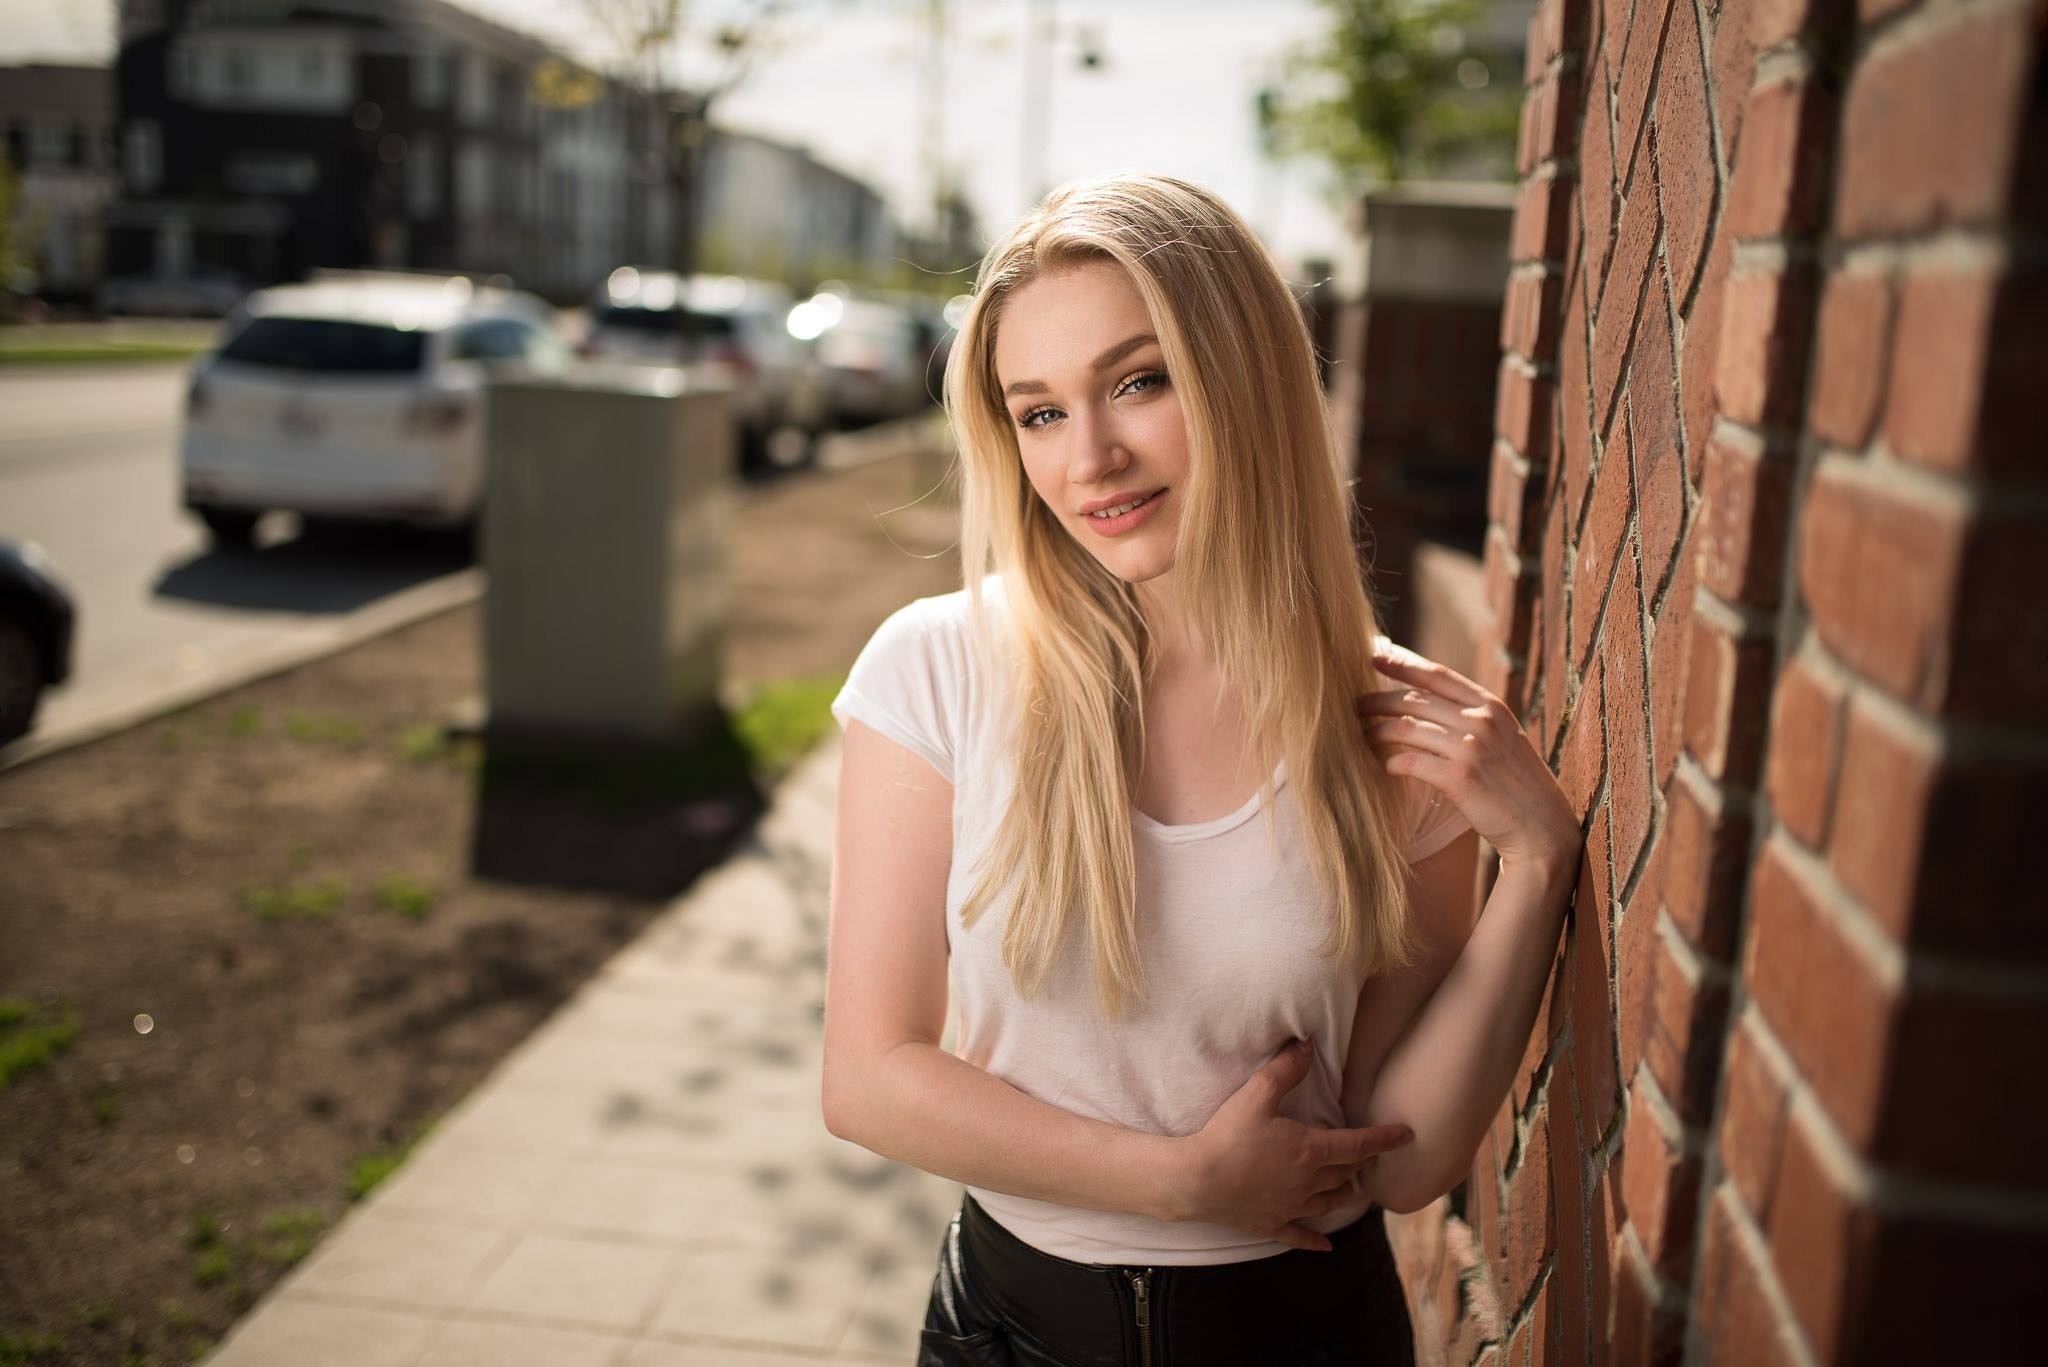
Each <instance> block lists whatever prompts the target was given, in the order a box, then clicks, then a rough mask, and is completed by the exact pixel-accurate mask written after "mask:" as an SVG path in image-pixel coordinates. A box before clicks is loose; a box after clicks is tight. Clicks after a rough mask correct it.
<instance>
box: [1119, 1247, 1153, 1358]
mask: <svg viewBox="0 0 2048 1367" xmlns="http://www.w3.org/2000/svg"><path fill="white" fill-rule="evenodd" d="M1124 1275H1125V1276H1127V1277H1129V1278H1130V1279H1131V1295H1132V1296H1133V1298H1135V1299H1136V1301H1137V1303H1138V1364H1139V1367H1152V1269H1151V1268H1149V1267H1148V1268H1146V1269H1145V1270H1144V1271H1143V1272H1127V1273H1125V1274H1124Z"/></svg>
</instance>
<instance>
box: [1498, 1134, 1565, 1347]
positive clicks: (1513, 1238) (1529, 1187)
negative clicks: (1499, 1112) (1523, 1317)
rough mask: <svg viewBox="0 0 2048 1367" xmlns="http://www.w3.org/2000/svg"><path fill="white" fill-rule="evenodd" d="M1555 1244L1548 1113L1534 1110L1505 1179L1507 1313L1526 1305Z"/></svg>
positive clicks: (1504, 1288) (1504, 1286)
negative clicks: (1509, 1174) (1518, 1157)
mask: <svg viewBox="0 0 2048 1367" xmlns="http://www.w3.org/2000/svg"><path fill="white" fill-rule="evenodd" d="M1555 1247H1556V1226H1555V1225H1553V1224H1552V1223H1551V1205H1550V1126H1549V1120H1548V1116H1547V1112H1545V1111H1539V1112H1537V1115H1536V1119H1535V1120H1534V1121H1533V1122H1531V1124H1530V1126H1529V1133H1528V1137H1527V1139H1526V1140H1525V1141H1524V1142H1523V1145H1522V1153H1521V1157H1520V1159H1519V1160H1518V1161H1517V1163H1516V1165H1515V1174H1514V1176H1513V1177H1512V1178H1510V1179H1509V1180H1508V1198H1507V1265H1506V1272H1505V1274H1504V1275H1503V1277H1502V1279H1501V1287H1500V1290H1501V1304H1502V1305H1503V1306H1504V1307H1505V1308H1506V1309H1507V1310H1508V1312H1509V1313H1510V1314H1512V1313H1514V1312H1516V1311H1519V1310H1520V1309H1521V1308H1522V1306H1523V1305H1525V1304H1527V1302H1528V1299H1529V1293H1530V1291H1532V1290H1533V1289H1534V1288H1535V1285H1536V1276H1537V1274H1538V1273H1539V1272H1541V1271H1542V1270H1543V1264H1544V1261H1545V1260H1546V1259H1548V1258H1549V1257H1550V1255H1551V1252H1552V1250H1553V1249H1554V1248H1555Z"/></svg>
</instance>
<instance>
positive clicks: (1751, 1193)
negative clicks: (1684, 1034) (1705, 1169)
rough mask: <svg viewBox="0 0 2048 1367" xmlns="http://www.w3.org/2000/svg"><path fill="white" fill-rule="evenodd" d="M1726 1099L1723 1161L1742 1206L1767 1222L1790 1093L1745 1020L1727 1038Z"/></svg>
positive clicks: (1720, 1136)
mask: <svg viewBox="0 0 2048 1367" xmlns="http://www.w3.org/2000/svg"><path fill="white" fill-rule="evenodd" d="M1723 1095H1724V1098H1725V1099H1724V1100H1723V1102H1722V1105H1721V1129H1720V1134H1719V1137H1718V1142H1719V1144H1720V1151H1721V1162H1722V1164H1723V1165H1724V1167H1725V1169H1726V1171H1727V1174H1728V1180H1729V1182H1730V1183H1732V1184H1733V1185H1734V1187H1735V1190H1736V1191H1737V1192H1738V1193H1739V1194H1740V1195H1741V1197H1742V1199H1743V1202H1744V1203H1745V1204H1746V1205H1748V1207H1749V1208H1750V1209H1751V1210H1752V1211H1754V1212H1756V1217H1757V1219H1759V1220H1768V1219H1769V1218H1770V1214H1771V1194H1772V1192H1773V1191H1774V1190H1775V1189H1776V1184H1777V1179H1778V1155H1779V1153H1780V1152H1782V1150H1783V1147H1784V1141H1785V1108H1786V1104H1787V1092H1786V1083H1785V1079H1784V1078H1783V1077H1780V1076H1779V1075H1778V1072H1777V1069H1776V1067H1775V1066H1774V1065H1773V1064H1772V1063H1771V1061H1770V1059H1769V1058H1768V1056H1766V1054H1765V1053H1764V1049H1763V1046H1762V1045H1761V1044H1759V1043H1758V1042H1757V1035H1756V1030H1755V1028H1754V1026H1753V1024H1752V1022H1751V1021H1750V1019H1749V1018H1748V1017H1746V1016H1745V1017H1744V1018H1743V1021H1742V1023H1741V1024H1740V1025H1739V1026H1738V1027H1737V1028H1736V1029H1735V1031H1734V1033H1733V1034H1731V1035H1730V1036H1729V1039H1728V1066H1727V1076H1726V1081H1725V1084H1724V1086H1723Z"/></svg>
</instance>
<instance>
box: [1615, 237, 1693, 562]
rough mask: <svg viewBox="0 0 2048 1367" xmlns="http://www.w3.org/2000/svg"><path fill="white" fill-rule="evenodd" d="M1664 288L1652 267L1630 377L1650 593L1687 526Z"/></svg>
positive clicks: (1657, 267)
mask: <svg viewBox="0 0 2048 1367" xmlns="http://www.w3.org/2000/svg"><path fill="white" fill-rule="evenodd" d="M1664 288H1665V285H1664V267H1663V265H1662V263H1657V264H1654V265H1653V266H1652V267H1651V270H1650V291H1649V295H1648V297H1647V298H1645V299H1644V301H1643V312H1642V317H1641V320H1640V321H1639V322H1638V323H1637V325H1636V344H1635V348H1634V354H1633V356H1632V357H1631V359H1630V361H1629V376H1628V411H1629V443H1630V446H1631V447H1632V448H1633V450H1634V454H1635V486H1636V505H1637V532H1636V534H1637V541H1638V543H1639V544H1640V545H1641V547H1642V552H1643V585H1644V588H1645V590H1646V591H1649V592H1654V591H1655V590H1656V589H1657V588H1658V587H1659V586H1660V585H1662V584H1663V582H1664V575H1665V572H1666V570H1668V569H1669V567H1670V564H1671V555H1672V552H1673V551H1674V550H1675V549H1676V548H1677V545H1678V532H1679V527H1680V525H1681V524H1682V523H1683V522H1684V520H1685V485H1684V479H1685V462H1684V459H1683V457H1682V456H1680V454H1679V450H1678V442H1679V427H1678V391H1677V389H1676V388H1675V387H1674V385H1673V377H1674V374H1675V372H1676V368H1677V365H1678V359H1677V357H1676V356H1675V355H1674V354H1673V352H1672V346H1671V316H1670V313H1669V311H1668V306H1667V304H1666V302H1665V298H1666V297H1665V293H1664Z"/></svg>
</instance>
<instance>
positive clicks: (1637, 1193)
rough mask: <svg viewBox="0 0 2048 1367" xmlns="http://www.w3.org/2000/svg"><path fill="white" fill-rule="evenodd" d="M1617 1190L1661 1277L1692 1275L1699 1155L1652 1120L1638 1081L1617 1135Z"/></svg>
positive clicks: (1671, 1278) (1653, 1112) (1677, 1278)
mask: <svg viewBox="0 0 2048 1367" xmlns="http://www.w3.org/2000/svg"><path fill="white" fill-rule="evenodd" d="M1620 1161H1621V1193H1622V1199H1623V1200H1624V1201H1626V1202H1627V1204H1628V1222H1629V1225H1630V1226H1631V1227H1632V1228H1633V1229H1634V1230H1635V1232H1636V1239H1637V1240H1638V1242H1640V1243H1641V1244H1642V1246H1643V1252H1644V1253H1645V1254H1647V1255H1648V1256H1649V1259H1650V1266H1651V1267H1653V1268H1655V1269H1656V1270H1657V1272H1658V1273H1659V1275H1661V1276H1662V1277H1664V1279H1665V1280H1667V1281H1671V1282H1677V1283H1680V1284H1683V1283H1685V1282H1687V1281H1689V1280H1690V1279H1691V1277H1692V1244H1693V1240H1692V1230H1693V1213H1694V1211H1695V1210H1696V1209H1697V1208H1698V1206H1699V1192H1700V1159H1699V1155H1698V1154H1697V1153H1686V1152H1684V1151H1683V1150H1682V1149H1680V1148H1679V1147H1677V1146H1676V1145H1675V1144H1674V1143H1673V1142H1672V1138H1671V1137H1670V1136H1667V1135H1666V1134H1665V1133H1664V1129H1663V1126H1661V1125H1659V1124H1658V1123H1657V1113H1656V1110H1655V1107H1654V1106H1653V1105H1652V1103H1651V1102H1650V1101H1649V1100H1648V1099H1646V1098H1645V1097H1644V1095H1643V1088H1642V1084H1641V1083H1638V1084H1637V1085H1636V1088H1635V1095H1634V1097H1633V1098H1632V1099H1631V1101H1630V1103H1629V1111H1628V1131H1627V1133H1626V1134H1624V1135H1623V1136H1622V1149H1621V1160H1620Z"/></svg>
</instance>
